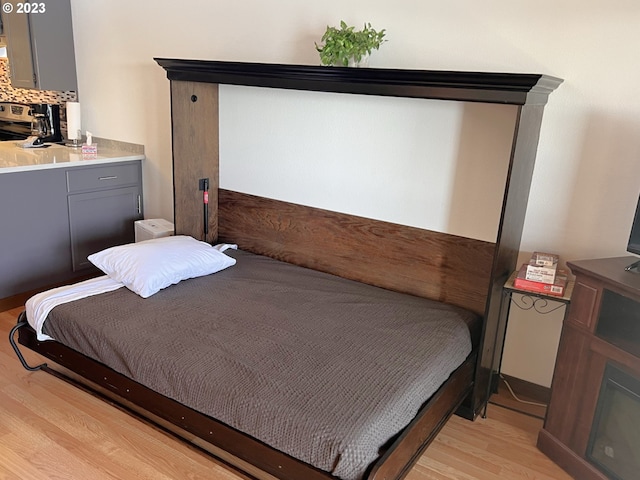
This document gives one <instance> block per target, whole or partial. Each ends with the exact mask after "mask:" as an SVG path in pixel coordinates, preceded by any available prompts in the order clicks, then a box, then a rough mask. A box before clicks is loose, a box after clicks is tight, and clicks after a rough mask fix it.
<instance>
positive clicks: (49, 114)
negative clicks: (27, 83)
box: [31, 103, 62, 144]
mask: <svg viewBox="0 0 640 480" xmlns="http://www.w3.org/2000/svg"><path fill="white" fill-rule="evenodd" d="M31 115H32V120H31V135H32V136H36V137H38V142H37V143H39V144H42V143H57V142H62V133H61V132H60V105H49V104H48V103H34V104H32V105H31Z"/></svg>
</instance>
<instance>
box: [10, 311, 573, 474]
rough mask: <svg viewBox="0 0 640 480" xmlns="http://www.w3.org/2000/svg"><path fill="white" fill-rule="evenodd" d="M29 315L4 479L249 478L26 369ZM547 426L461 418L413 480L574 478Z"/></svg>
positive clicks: (15, 377) (510, 417)
mask: <svg viewBox="0 0 640 480" xmlns="http://www.w3.org/2000/svg"><path fill="white" fill-rule="evenodd" d="M20 311H21V309H13V310H9V311H7V312H2V313H0V335H1V336H2V338H3V340H2V341H0V479H3V480H45V479H46V480H50V479H73V480H82V479H91V480H112V479H149V480H183V479H190V480H197V479H203V480H204V479H207V480H247V478H248V477H246V476H244V475H242V474H240V473H238V472H237V471H234V470H232V469H230V468H229V467H227V466H225V465H224V464H223V463H221V462H219V461H217V460H215V459H213V458H212V457H210V456H208V455H205V454H204V453H202V452H201V451H199V450H198V449H196V448H194V447H191V446H188V445H187V444H185V443H184V442H182V441H179V440H177V439H175V438H174V437H172V436H170V435H167V434H166V433H164V432H163V431H161V430H159V429H157V428H155V427H153V426H151V425H149V424H147V423H144V422H142V421H140V420H138V419H136V418H134V417H132V416H130V415H128V414H127V413H125V412H123V411H121V410H119V409H117V408H114V407H113V406H111V405H109V404H107V403H105V402H103V401H102V400H100V399H98V398H96V397H94V396H92V395H90V394H88V393H86V392H84V391H82V390H79V389H77V388H75V387H73V386H71V385H69V384H67V383H66V382H63V381H61V380H59V379H57V378H55V377H53V376H51V375H48V374H46V373H44V372H27V371H26V370H24V369H23V368H22V366H21V365H20V362H19V361H18V359H17V358H16V356H15V354H14V353H13V350H12V349H11V346H10V345H9V342H8V340H7V338H8V333H9V330H10V329H11V327H12V326H13V325H14V324H15V321H16V318H17V315H18V313H19V312H20ZM25 356H26V357H27V358H28V359H29V360H30V361H33V362H34V363H35V362H36V361H37V360H38V358H37V355H35V354H33V353H29V352H28V351H26V352H25ZM541 426H542V421H541V420H539V419H537V418H534V417H531V416H527V415H524V414H521V413H517V412H513V411H510V410H507V409H504V408H502V407H499V406H496V405H490V406H489V410H488V418H487V419H482V418H478V419H477V420H476V421H475V422H470V421H468V420H464V419H462V418H459V417H453V418H452V419H451V420H450V421H449V422H448V423H447V425H445V427H444V429H443V430H442V432H441V433H440V434H439V435H438V437H437V439H436V440H435V442H434V443H433V444H432V445H431V446H430V447H429V448H428V449H427V451H426V453H425V454H424V455H423V456H422V458H421V459H420V460H419V462H418V464H417V465H416V466H415V467H414V468H413V470H412V471H411V472H410V473H409V475H408V476H407V480H489V479H491V480H494V479H505V480H507V479H508V480H524V479H526V480H568V479H570V478H571V477H569V476H568V475H567V474H566V473H564V472H563V471H562V470H561V469H560V467H558V466H557V465H555V464H554V463H553V462H551V460H549V459H548V458H547V457H546V456H544V455H543V454H542V453H541V452H540V451H538V450H537V448H536V447H535V442H536V438H537V434H538V430H539V429H540V427H541ZM300 480H304V479H300Z"/></svg>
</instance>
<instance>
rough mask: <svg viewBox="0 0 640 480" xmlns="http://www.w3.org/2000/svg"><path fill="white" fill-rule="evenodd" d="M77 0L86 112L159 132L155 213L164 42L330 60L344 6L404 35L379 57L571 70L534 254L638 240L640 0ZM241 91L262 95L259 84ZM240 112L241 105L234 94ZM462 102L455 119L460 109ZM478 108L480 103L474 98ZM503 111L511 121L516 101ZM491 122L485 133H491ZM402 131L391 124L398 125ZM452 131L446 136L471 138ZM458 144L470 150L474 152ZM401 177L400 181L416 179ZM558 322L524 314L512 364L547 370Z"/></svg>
mask: <svg viewBox="0 0 640 480" xmlns="http://www.w3.org/2000/svg"><path fill="white" fill-rule="evenodd" d="M71 3H72V11H73V21H74V35H75V42H76V56H77V67H78V85H79V95H80V98H79V99H80V102H81V104H82V118H83V123H84V128H86V129H89V130H90V131H92V132H93V133H94V134H95V135H97V136H100V137H107V138H114V139H119V140H123V141H130V142H136V143H142V144H144V145H145V148H146V153H147V157H148V161H147V163H146V165H145V171H144V188H145V210H146V215H147V216H148V217H156V216H158V217H166V218H171V216H172V198H171V167H170V165H171V144H170V108H169V83H168V80H166V77H165V73H164V71H163V70H162V69H161V68H160V67H159V66H157V64H156V63H155V62H154V61H153V57H175V58H200V59H215V60H234V61H256V62H274V63H301V64H318V58H317V54H316V52H315V50H314V47H313V41H314V40H318V39H319V37H320V36H321V34H322V32H323V31H324V28H325V27H326V25H327V24H337V23H338V22H339V21H340V19H344V20H345V21H347V22H348V23H352V24H361V23H363V22H365V21H368V22H371V23H372V24H373V26H374V27H376V28H386V29H387V31H388V40H389V41H388V42H387V43H386V44H384V45H383V47H382V49H381V50H380V51H379V52H377V53H376V54H375V55H374V56H373V57H372V59H371V66H374V67H393V68H409V69H410V68H417V69H436V70H438V69H441V70H471V71H501V72H525V73H545V74H550V75H554V76H558V77H561V78H564V79H565V82H564V83H563V84H562V85H561V86H560V88H559V89H558V90H557V91H556V92H554V93H553V94H552V95H551V96H550V99H549V104H548V105H547V107H546V110H545V117H544V121H543V128H542V133H541V139H540V146H539V150H538V161H537V164H536V169H535V172H534V178H533V184H532V191H531V195H530V201H529V209H528V213H527V217H526V223H525V229H524V235H523V241H522V247H521V249H522V251H523V252H525V253H524V254H523V257H526V255H527V254H528V252H531V251H533V250H547V251H553V252H557V253H559V254H560V255H561V257H562V258H563V260H570V259H577V258H591V257H602V256H618V255H623V254H625V246H626V240H627V236H628V233H629V227H630V222H631V218H632V215H633V211H634V208H635V204H636V201H637V198H638V192H639V190H640V182H639V180H638V179H640V161H638V159H639V158H640V103H639V102H638V101H637V99H638V98H640V82H639V81H638V80H639V79H640V66H638V62H637V58H638V49H637V45H638V31H637V30H638V29H637V26H638V25H640V6H638V4H637V2H636V1H635V0H610V1H608V2H603V1H596V0H582V1H578V0H564V1H562V2H558V1H551V0H542V1H539V2H520V1H512V0H511V1H510V0H500V1H499V0H487V1H484V2H477V1H474V0H454V1H451V2H439V3H438V4H437V5H434V4H433V3H432V2H431V3H430V2H421V1H417V0H398V1H396V2H388V1H381V0H367V1H364V0H339V1H338V0H325V1H323V2H312V3H309V2H300V1H294V0H274V1H271V2H264V1H259V0H246V1H244V2H220V1H215V0H199V1H195V0H191V1H189V0H187V1H183V2H173V1H167V0H153V1H152V0H138V1H135V2H131V1H125V0H91V1H87V0H71ZM229 90H230V89H227V91H225V92H223V93H228V94H229V93H230V92H229ZM234 93H235V94H238V93H239V96H238V98H240V99H242V98H244V99H245V101H247V99H249V98H250V93H248V92H233V93H230V94H234ZM227 98H230V97H227ZM222 101H223V102H224V101H225V100H222ZM265 108H267V109H268V108H272V107H269V105H267V106H266V107H265ZM300 108H303V107H300ZM392 108H395V106H394V107H392ZM436 108H440V107H436ZM226 112H227V113H226V115H228V116H229V118H231V117H233V108H229V103H228V100H227V110H226ZM483 113H484V112H483ZM421 114H422V112H421ZM447 115H448V116H449V117H450V118H451V119H452V120H451V121H452V122H453V124H455V123H456V115H459V112H456V111H455V109H454V110H450V111H448V113H447ZM464 115H471V116H473V111H471V112H467V113H465V114H464ZM464 115H463V117H458V118H467V117H465V116H464ZM494 115H495V117H494V118H495V119H496V121H500V119H501V118H503V115H505V114H503V113H501V112H499V113H495V114H494ZM506 115H507V116H508V115H509V114H508V113H507V114H506ZM392 123H393V122H392ZM477 125H478V124H477V123H476V127H474V128H475V129H476V130H475V132H476V133H475V136H476V138H482V135H480V134H478V133H477V128H478V126H477ZM458 126H460V124H459V123H458ZM225 128H226V127H225ZM452 128H453V131H454V132H455V131H456V130H455V125H454V127H452ZM397 134H398V133H397V132H392V138H395V136H396V135H397ZM263 135H264V133H263ZM449 136H450V137H451V138H450V141H451V143H449V144H448V146H445V147H443V148H444V149H445V150H447V149H451V145H454V143H453V142H454V141H455V138H459V136H458V135H457V134H455V133H454V134H450V135H449ZM465 138H466V137H465ZM225 141H226V142H227V143H224V142H225ZM307 141H308V140H307ZM303 142H304V141H303ZM234 145H235V146H238V145H239V143H237V142H236V143H233V141H232V139H229V140H223V145H222V146H221V149H223V150H224V149H226V150H224V151H225V152H233V151H237V149H236V148H235V147H234ZM408 148H411V147H408ZM456 148H457V147H456ZM290 150H291V151H292V152H294V154H299V155H300V154H303V153H304V152H305V151H308V150H309V149H308V148H306V146H305V144H304V143H297V144H293V145H291V147H290ZM498 150H499V147H498ZM444 154H446V152H444ZM448 155H450V156H453V157H456V158H457V159H458V160H459V159H460V158H461V155H460V152H457V153H456V152H451V151H449V153H448ZM356 156H357V155H356ZM225 158H228V153H225ZM225 158H222V159H221V162H222V167H221V168H222V169H223V170H222V174H223V178H222V179H221V182H222V183H223V184H224V183H225V182H230V183H233V182H235V180H234V179H233V175H234V174H240V173H241V172H242V171H241V170H240V169H238V168H234V167H233V166H232V165H231V164H229V163H226V164H225V163H224V162H225V161H226V160H225ZM376 161H379V162H382V160H376ZM292 165H293V166H297V167H299V168H300V170H301V171H303V172H304V171H305V168H304V167H302V166H300V165H299V164H295V163H294V164H292ZM402 168H404V167H402ZM237 176H241V175H237ZM225 177H226V178H225ZM256 177H257V176H256ZM227 179H228V180H227ZM253 181H254V183H255V185H253V186H252V187H251V188H258V189H261V188H267V189H268V188H271V187H274V188H275V189H277V186H274V185H273V179H269V180H268V181H266V180H265V181H261V178H260V177H257V178H255V179H253ZM396 182H399V191H401V190H402V189H403V188H404V187H407V188H409V187H410V186H408V185H404V183H403V180H401V179H397V180H396ZM346 191H349V188H348V187H347V188H345V192H346ZM421 201H422V200H421ZM373 208H374V209H377V208H378V207H375V206H374V207H373ZM385 215H386V213H385V212H381V213H380V216H385ZM452 218H457V217H450V218H449V222H451V223H455V220H452ZM440 220H442V219H440ZM440 220H438V219H436V221H440ZM411 221H413V220H411ZM429 221H431V220H429ZM454 228H455V227H454ZM479 235H481V236H482V235H484V234H483V233H480V234H479ZM557 322H559V319H556V323H555V324H553V322H548V323H551V324H550V325H548V326H547V327H543V326H542V324H541V323H540V322H536V321H535V320H532V319H529V318H527V317H521V316H514V317H512V320H511V323H512V325H511V326H512V328H510V332H509V338H508V348H509V349H511V351H512V352H516V353H515V354H513V355H508V356H507V358H505V364H504V371H505V373H508V374H510V375H513V376H517V377H520V378H524V379H527V380H529V381H533V382H535V383H539V384H542V385H547V386H548V385H549V384H550V379H551V374H552V368H551V367H549V363H551V365H552V363H553V362H549V361H548V359H549V357H550V356H551V357H552V356H553V352H554V351H555V346H556V345H557V341H558V331H559V329H558V323H557ZM514 332H515V334H514ZM533 333H536V337H534V335H533ZM533 338H536V340H535V342H533V340H532V339H533ZM532 342H533V345H532ZM536 345H537V346H536ZM525 347H527V348H525ZM527 349H528V351H529V352H531V353H526V352H527ZM536 352H545V353H544V357H545V358H546V359H547V361H545V362H542V363H544V364H542V363H540V365H539V368H536V365H538V362H537V360H536V358H535V356H536ZM506 353H507V352H506ZM532 365H533V366H534V367H533V368H532Z"/></svg>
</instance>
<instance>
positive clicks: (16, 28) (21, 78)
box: [2, 2, 36, 88]
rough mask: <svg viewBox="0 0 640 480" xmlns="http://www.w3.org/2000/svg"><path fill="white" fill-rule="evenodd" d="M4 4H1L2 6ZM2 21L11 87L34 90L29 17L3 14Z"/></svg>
mask: <svg viewBox="0 0 640 480" xmlns="http://www.w3.org/2000/svg"><path fill="white" fill-rule="evenodd" d="M5 3H7V2H2V5H3V6H4V4H5ZM2 21H3V25H4V29H5V32H6V36H7V57H8V59H9V73H10V79H11V85H12V86H13V87H14V88H34V87H35V86H36V82H35V69H34V65H33V54H32V53H31V31H30V28H29V17H28V15H25V14H18V13H13V12H12V13H3V16H2Z"/></svg>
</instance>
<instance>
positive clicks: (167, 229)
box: [135, 218, 174, 242]
mask: <svg viewBox="0 0 640 480" xmlns="http://www.w3.org/2000/svg"><path fill="white" fill-rule="evenodd" d="M173 231H174V228H173V223H171V222H169V221H167V220H164V219H162V218H152V219H149V220H137V221H136V222H135V236H136V242H142V241H144V240H151V239H152V238H160V237H170V236H172V235H173Z"/></svg>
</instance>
